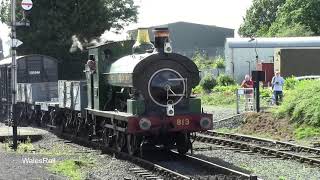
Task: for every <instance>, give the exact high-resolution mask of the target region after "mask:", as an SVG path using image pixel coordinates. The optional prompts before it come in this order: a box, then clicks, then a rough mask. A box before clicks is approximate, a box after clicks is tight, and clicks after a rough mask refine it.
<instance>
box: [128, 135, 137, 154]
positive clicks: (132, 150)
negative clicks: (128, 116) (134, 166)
mask: <svg viewBox="0 0 320 180" xmlns="http://www.w3.org/2000/svg"><path fill="white" fill-rule="evenodd" d="M138 150H139V141H138V138H137V136H135V135H133V134H128V135H127V151H128V153H129V154H130V155H134V154H136V153H137V152H138Z"/></svg>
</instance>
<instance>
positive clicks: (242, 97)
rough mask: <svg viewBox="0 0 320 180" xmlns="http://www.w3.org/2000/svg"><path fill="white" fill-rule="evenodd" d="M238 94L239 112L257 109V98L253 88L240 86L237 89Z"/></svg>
mask: <svg viewBox="0 0 320 180" xmlns="http://www.w3.org/2000/svg"><path fill="white" fill-rule="evenodd" d="M236 96H237V103H236V105H237V113H238V114H240V113H241V112H248V111H255V110H256V100H255V96H254V89H253V88H239V89H237V90H236Z"/></svg>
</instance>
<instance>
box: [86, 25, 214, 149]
mask: <svg viewBox="0 0 320 180" xmlns="http://www.w3.org/2000/svg"><path fill="white" fill-rule="evenodd" d="M154 35H155V40H154V45H153V44H151V42H150V40H149V35H148V30H147V29H139V31H138V37H137V41H136V43H135V44H134V46H133V49H132V50H131V48H129V47H132V42H131V43H130V42H128V41H124V42H120V43H109V44H106V45H102V46H98V47H92V48H90V49H89V60H88V63H87V66H86V77H87V84H88V108H87V109H86V111H87V118H88V121H90V122H93V124H95V126H96V127H95V128H94V130H93V131H95V132H92V134H98V132H101V134H102V137H103V139H104V141H103V142H104V143H105V145H106V146H110V145H112V144H114V145H115V146H116V148H117V149H118V150H123V149H124V148H125V147H127V150H128V152H129V153H130V154H134V153H135V152H137V151H139V147H141V145H142V144H145V143H147V144H152V145H163V146H165V147H167V148H177V150H178V151H179V152H180V153H181V154H184V153H186V152H187V151H188V150H189V149H190V148H191V142H190V134H191V133H193V132H197V131H205V130H208V129H210V128H211V126H212V115H211V114H205V113H203V112H202V110H201V101H200V99H198V98H195V97H191V90H192V88H193V87H195V86H196V85H197V84H198V83H199V70H198V68H197V66H196V65H195V64H194V63H193V61H192V60H190V59H189V58H187V57H185V56H182V55H180V54H176V53H172V47H171V45H170V40H169V30H168V29H167V28H158V29H155V30H154ZM131 51H133V53H131ZM124 54H128V55H126V56H123V55H124Z"/></svg>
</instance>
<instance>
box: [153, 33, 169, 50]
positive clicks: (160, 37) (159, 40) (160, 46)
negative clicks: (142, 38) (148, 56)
mask: <svg viewBox="0 0 320 180" xmlns="http://www.w3.org/2000/svg"><path fill="white" fill-rule="evenodd" d="M153 32H154V45H155V50H156V51H158V52H159V53H171V52H172V48H171V45H170V41H169V34H170V33H169V29H168V28H155V29H154V31H153Z"/></svg>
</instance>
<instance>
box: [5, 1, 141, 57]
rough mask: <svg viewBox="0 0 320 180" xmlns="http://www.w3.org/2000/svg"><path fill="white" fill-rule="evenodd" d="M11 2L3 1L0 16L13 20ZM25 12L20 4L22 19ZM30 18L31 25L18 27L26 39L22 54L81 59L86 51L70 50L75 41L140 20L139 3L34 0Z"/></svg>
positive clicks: (19, 11) (87, 40)
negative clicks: (11, 17) (137, 5)
mask: <svg viewBox="0 0 320 180" xmlns="http://www.w3.org/2000/svg"><path fill="white" fill-rule="evenodd" d="M8 2H9V0H3V1H2V4H1V7H0V12H1V15H0V20H1V21H3V22H7V23H8V24H9V21H10V16H9V6H8V5H9V3H8ZM20 3H21V0H17V4H20ZM21 12H22V11H21V8H20V6H18V8H17V19H20V20H21V19H22V13H21ZM26 18H27V19H28V20H30V23H31V26H30V27H18V28H17V36H18V38H19V39H20V40H22V41H23V42H24V44H23V45H22V46H21V47H19V48H18V53H19V54H30V53H39V54H46V55H49V56H53V57H56V58H58V59H60V60H63V61H66V60H73V59H77V60H79V57H82V58H83V57H84V56H83V55H84V53H81V52H77V53H72V52H70V47H71V46H72V44H75V42H76V44H78V45H80V44H83V46H86V45H88V44H89V42H90V41H92V40H93V39H96V38H98V37H99V36H100V35H101V34H102V33H103V32H104V31H106V30H110V29H111V28H116V29H118V30H119V29H121V28H123V26H124V25H126V24H128V23H130V22H136V20H137V7H136V6H135V5H134V3H133V0H95V1H92V0H47V1H44V0H34V1H33V8H32V10H31V11H29V12H26ZM80 42H81V43H80ZM79 47H80V48H81V45H80V46H79Z"/></svg>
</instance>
